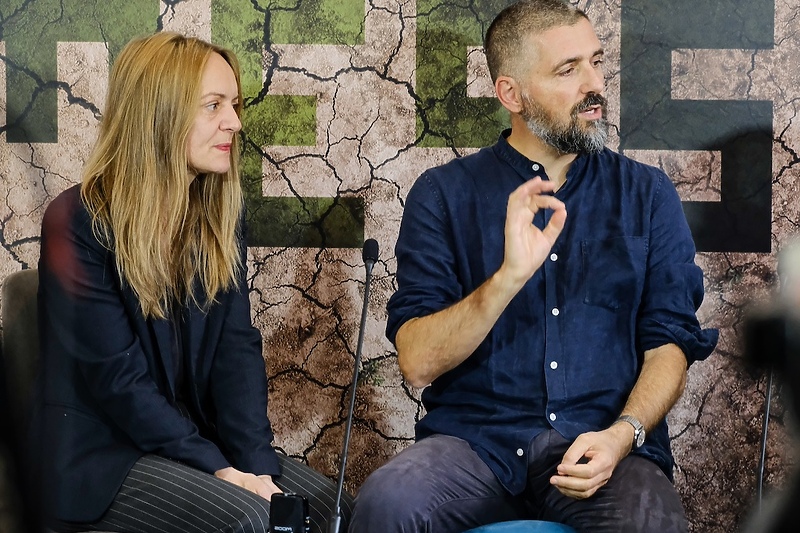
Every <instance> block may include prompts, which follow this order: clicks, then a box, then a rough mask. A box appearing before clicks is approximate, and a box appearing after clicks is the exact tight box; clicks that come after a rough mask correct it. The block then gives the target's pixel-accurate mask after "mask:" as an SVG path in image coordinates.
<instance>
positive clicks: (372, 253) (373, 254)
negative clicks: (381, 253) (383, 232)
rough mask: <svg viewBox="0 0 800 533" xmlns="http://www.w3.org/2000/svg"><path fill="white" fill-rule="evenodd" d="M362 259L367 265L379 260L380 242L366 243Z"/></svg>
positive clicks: (373, 240) (371, 240) (368, 240)
mask: <svg viewBox="0 0 800 533" xmlns="http://www.w3.org/2000/svg"><path fill="white" fill-rule="evenodd" d="M361 257H362V259H363V260H364V262H365V263H367V262H372V263H374V262H375V261H377V260H378V241H376V240H375V239H367V240H366V241H364V250H363V252H362V254H361Z"/></svg>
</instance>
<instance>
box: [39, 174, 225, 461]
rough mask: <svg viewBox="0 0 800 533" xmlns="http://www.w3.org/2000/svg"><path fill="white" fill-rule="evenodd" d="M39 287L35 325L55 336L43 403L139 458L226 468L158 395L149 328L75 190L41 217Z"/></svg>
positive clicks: (158, 372) (159, 374) (160, 379)
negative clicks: (99, 425) (107, 434)
mask: <svg viewBox="0 0 800 533" xmlns="http://www.w3.org/2000/svg"><path fill="white" fill-rule="evenodd" d="M40 284H41V288H40V302H41V305H42V307H43V309H42V316H43V317H44V319H43V322H44V324H45V325H46V327H47V330H48V331H47V334H48V335H50V336H51V337H52V338H54V339H57V341H56V343H55V344H52V345H51V346H50V348H49V351H50V352H51V353H49V354H45V355H46V357H47V358H48V359H50V360H51V363H52V367H51V369H50V371H51V376H50V378H49V381H50V382H51V383H52V384H53V386H51V387H48V390H47V391H45V395H46V398H45V402H46V403H48V402H49V403H50V404H51V405H56V406H66V408H67V409H68V411H65V412H70V413H74V414H75V415H77V416H83V417H91V418H95V419H99V420H101V421H102V422H103V423H104V424H105V425H107V426H111V431H112V433H113V434H114V435H117V436H118V439H119V441H121V442H126V439H127V442H128V443H129V444H133V445H134V446H136V447H137V448H138V449H139V450H141V452H144V453H154V454H158V455H160V456H163V457H167V458H170V459H174V460H178V461H181V462H183V463H186V464H188V465H190V466H193V467H196V468H198V469H200V470H203V471H206V472H214V471H216V470H218V469H220V468H223V467H226V466H229V463H228V461H227V459H226V458H225V457H224V455H223V454H222V452H221V451H220V449H219V448H218V447H217V446H216V445H215V444H214V443H212V442H211V441H209V440H207V439H205V438H203V437H202V436H201V435H200V434H199V432H198V429H197V427H196V426H195V425H194V424H193V423H192V422H191V421H190V420H188V419H186V418H185V417H183V416H182V415H181V414H180V412H179V411H178V410H177V409H176V408H175V407H173V406H172V405H171V404H170V402H169V401H168V399H167V397H166V396H165V395H164V393H163V392H162V391H163V390H165V387H166V385H165V382H164V380H165V377H164V376H165V372H164V368H163V361H161V360H160V358H159V357H158V356H157V355H156V354H157V349H156V348H154V346H153V342H152V338H146V337H147V335H146V332H147V329H148V328H150V327H152V324H150V323H148V322H147V321H145V319H144V317H143V316H142V313H141V309H140V308H139V306H138V303H137V302H136V299H135V297H133V296H132V294H131V292H130V290H129V289H125V288H124V287H123V285H122V283H121V281H120V278H119V276H118V275H117V272H116V266H115V260H114V256H113V254H112V253H111V252H110V251H109V250H108V249H106V247H104V245H103V244H102V243H100V242H99V241H98V239H97V238H96V237H95V235H94V234H93V232H92V222H91V218H90V215H89V213H88V212H87V211H86V209H85V208H84V207H83V204H82V202H81V201H80V197H79V195H78V189H77V188H73V189H71V190H69V191H67V192H66V193H64V194H62V195H60V196H59V197H58V198H56V199H55V200H54V201H53V202H51V205H50V206H48V209H47V211H46V213H45V216H44V219H43V226H42V254H41V259H40ZM126 291H127V295H126ZM143 337H145V338H143ZM62 371H63V372H62ZM52 374H62V375H52ZM167 390H168V389H167ZM59 408H60V407H59ZM65 416H66V415H65ZM86 438H88V439H91V438H93V436H91V435H88V436H86Z"/></svg>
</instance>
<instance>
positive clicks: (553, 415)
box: [550, 413, 556, 422]
mask: <svg viewBox="0 0 800 533" xmlns="http://www.w3.org/2000/svg"><path fill="white" fill-rule="evenodd" d="M550 421H551V422H555V421H556V414H555V413H550Z"/></svg>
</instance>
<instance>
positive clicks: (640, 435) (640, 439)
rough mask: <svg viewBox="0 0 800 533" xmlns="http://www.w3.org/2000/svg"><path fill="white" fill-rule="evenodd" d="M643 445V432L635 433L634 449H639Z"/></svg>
mask: <svg viewBox="0 0 800 533" xmlns="http://www.w3.org/2000/svg"><path fill="white" fill-rule="evenodd" d="M642 444H644V430H642V431H637V432H636V447H637V448H639V447H641V445H642Z"/></svg>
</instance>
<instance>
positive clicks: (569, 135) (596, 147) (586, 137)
mask: <svg viewBox="0 0 800 533" xmlns="http://www.w3.org/2000/svg"><path fill="white" fill-rule="evenodd" d="M523 102H524V109H523V110H522V118H523V120H525V124H526V125H527V126H528V129H529V130H530V131H531V133H533V134H534V135H536V136H537V137H539V138H540V139H542V141H544V142H545V143H547V144H549V145H550V146H552V147H553V148H555V149H556V150H558V151H559V153H562V154H579V153H581V152H586V153H590V154H594V153H597V152H600V151H601V150H602V149H603V147H605V145H606V140H607V139H608V121H607V120H606V119H605V117H602V118H600V119H598V120H595V121H594V122H591V123H589V124H588V125H587V126H586V127H585V128H581V126H580V122H578V120H579V119H578V106H576V107H575V108H574V109H573V110H572V113H571V114H570V122H569V125H568V126H567V127H566V128H564V127H561V125H560V124H557V123H556V121H555V120H553V119H552V117H550V116H549V115H548V114H547V112H546V111H544V110H543V109H542V108H541V106H539V104H537V103H536V102H534V101H533V100H531V99H529V98H527V97H526V96H523ZM579 105H580V104H579Z"/></svg>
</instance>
